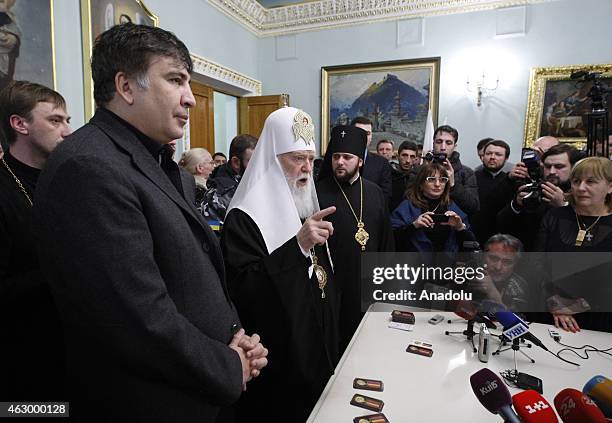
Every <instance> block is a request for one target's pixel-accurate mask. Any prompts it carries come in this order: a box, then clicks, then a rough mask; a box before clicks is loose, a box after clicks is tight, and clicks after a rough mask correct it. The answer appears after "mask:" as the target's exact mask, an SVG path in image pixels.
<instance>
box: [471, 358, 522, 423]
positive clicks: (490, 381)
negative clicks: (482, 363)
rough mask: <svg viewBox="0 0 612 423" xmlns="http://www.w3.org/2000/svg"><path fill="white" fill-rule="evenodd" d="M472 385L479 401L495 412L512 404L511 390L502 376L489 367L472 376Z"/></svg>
mask: <svg viewBox="0 0 612 423" xmlns="http://www.w3.org/2000/svg"><path fill="white" fill-rule="evenodd" d="M470 385H472V391H474V395H476V398H478V401H480V403H481V404H482V405H483V406H484V408H486V409H487V410H489V412H491V413H493V414H497V412H498V411H499V410H500V409H501V408H502V407H504V406H510V405H512V398H511V397H510V391H508V388H507V387H506V385H504V382H503V381H502V380H501V379H500V377H499V376H497V375H496V374H495V373H493V372H492V371H491V370H489V369H486V368H485V369H481V370H479V371H477V372H476V373H474V374H473V375H472V376H470Z"/></svg>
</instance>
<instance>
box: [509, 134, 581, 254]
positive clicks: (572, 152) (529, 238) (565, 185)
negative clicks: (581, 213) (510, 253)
mask: <svg viewBox="0 0 612 423" xmlns="http://www.w3.org/2000/svg"><path fill="white" fill-rule="evenodd" d="M582 157H583V155H582V153H581V152H580V151H578V150H576V149H575V148H574V147H572V146H571V145H568V144H559V145H556V146H554V147H552V148H550V149H549V150H547V151H546V152H545V153H544V155H543V156H542V164H543V177H544V181H543V183H542V185H541V189H540V190H536V192H535V194H531V195H529V194H530V193H529V192H528V191H527V190H525V184H523V185H522V186H521V187H520V188H519V189H518V192H517V194H516V196H515V197H514V199H513V200H512V201H511V202H510V203H509V204H507V205H506V206H505V207H504V208H503V209H502V210H501V211H500V212H499V213H498V215H497V231H498V232H501V233H507V234H511V235H514V236H515V237H517V238H518V239H520V240H521V241H522V242H523V245H524V247H525V251H533V244H534V241H535V238H536V235H537V232H538V229H539V228H540V222H541V220H542V217H543V216H544V215H545V214H546V213H547V212H548V211H549V210H550V209H551V208H553V207H561V206H564V205H566V204H567V201H566V198H565V193H567V192H568V191H569V190H570V180H569V176H570V172H571V170H572V167H573V166H574V164H575V163H576V162H577V161H578V160H580V159H581V158H582ZM538 194H539V197H540V198H541V201H535V202H534V201H533V199H534V197H536V195H538ZM527 195H529V198H531V199H532V201H531V202H530V201H529V200H527V201H526V200H525V197H526V196H527Z"/></svg>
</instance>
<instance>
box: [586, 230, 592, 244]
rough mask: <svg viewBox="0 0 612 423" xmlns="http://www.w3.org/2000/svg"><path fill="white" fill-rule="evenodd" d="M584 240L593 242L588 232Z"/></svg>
mask: <svg viewBox="0 0 612 423" xmlns="http://www.w3.org/2000/svg"><path fill="white" fill-rule="evenodd" d="M585 238H586V240H587V241H589V242H591V241H592V240H593V235H592V234H591V233H590V232H587V234H586V236H585Z"/></svg>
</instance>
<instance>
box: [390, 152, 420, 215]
mask: <svg viewBox="0 0 612 423" xmlns="http://www.w3.org/2000/svg"><path fill="white" fill-rule="evenodd" d="M416 155H417V145H416V144H415V143H413V142H412V141H404V142H403V143H401V144H400V146H399V147H398V149H397V159H398V165H397V170H395V169H393V171H392V173H391V177H392V180H391V182H392V185H391V186H392V194H391V201H390V202H389V212H393V210H395V208H396V207H397V206H399V204H400V203H401V202H402V201H404V199H405V194H406V186H407V185H408V181H409V179H410V171H411V170H412V168H413V167H414V162H415V161H416Z"/></svg>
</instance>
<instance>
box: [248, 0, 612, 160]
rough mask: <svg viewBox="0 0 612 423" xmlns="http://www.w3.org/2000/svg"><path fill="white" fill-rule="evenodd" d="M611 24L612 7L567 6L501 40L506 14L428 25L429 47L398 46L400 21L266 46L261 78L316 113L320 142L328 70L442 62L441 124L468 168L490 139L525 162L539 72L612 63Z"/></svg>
mask: <svg viewBox="0 0 612 423" xmlns="http://www.w3.org/2000/svg"><path fill="white" fill-rule="evenodd" d="M504 16H505V15H504ZM610 16H612V1H610V0H561V1H553V2H549V3H541V4H535V5H530V6H527V7H526V19H525V23H526V25H525V33H524V35H520V36H512V37H496V31H497V29H496V28H497V27H496V25H497V18H498V12H496V11H485V12H473V13H465V14H457V15H448V16H436V17H428V18H425V19H424V43H423V45H400V46H398V44H397V22H383V23H376V24H366V25H360V26H353V27H344V28H337V29H331V30H322V31H312V32H306V33H301V34H297V35H295V36H284V37H277V38H263V39H260V40H259V46H258V56H259V71H258V74H259V75H260V76H261V77H260V78H261V80H262V82H263V88H264V94H277V93H281V92H287V93H289V94H290V95H291V105H292V106H295V107H301V108H303V109H304V110H306V111H307V112H309V113H310V114H311V115H312V116H313V118H314V119H315V125H316V126H317V134H320V131H319V123H320V113H321V112H320V107H321V105H320V104H321V103H320V96H321V88H320V87H321V85H320V79H321V77H320V70H321V67H322V66H331V65H342V64H351V63H364V62H377V61H388V60H399V59H410V58H421V57H435V56H439V57H441V72H440V103H439V120H438V123H439V124H442V123H444V122H446V123H448V124H450V125H452V126H455V127H456V128H457V129H458V130H459V151H460V152H461V153H462V160H463V162H464V163H465V164H468V165H471V166H474V165H477V164H479V161H478V157H477V155H476V151H475V150H476V147H475V146H476V143H477V142H478V140H479V139H481V138H484V137H488V136H490V137H495V138H501V139H504V140H506V141H507V142H508V143H509V144H510V145H511V147H512V155H511V160H513V161H517V160H518V158H519V155H520V147H521V145H522V141H523V130H524V122H525V111H526V104H527V93H528V85H529V72H530V69H531V68H532V67H544V66H560V65H573V64H586V63H610V62H612V47H611V45H610V40H612V25H610V24H609V19H610ZM501 18H502V23H503V16H501ZM294 37H295V39H294ZM294 46H295V48H294ZM481 59H485V65H486V66H487V67H493V68H497V70H498V72H499V79H500V80H499V87H498V89H497V91H496V92H495V94H494V96H493V97H489V98H486V99H485V100H484V104H483V106H482V107H481V108H480V109H479V108H477V107H476V105H475V101H474V99H473V97H471V94H469V93H468V92H467V90H466V79H467V75H468V73H469V72H470V69H471V68H473V67H478V66H477V65H478V62H479V60H481Z"/></svg>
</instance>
